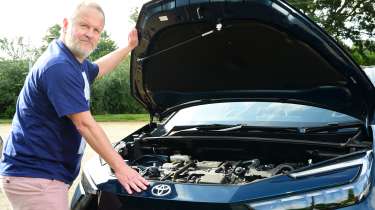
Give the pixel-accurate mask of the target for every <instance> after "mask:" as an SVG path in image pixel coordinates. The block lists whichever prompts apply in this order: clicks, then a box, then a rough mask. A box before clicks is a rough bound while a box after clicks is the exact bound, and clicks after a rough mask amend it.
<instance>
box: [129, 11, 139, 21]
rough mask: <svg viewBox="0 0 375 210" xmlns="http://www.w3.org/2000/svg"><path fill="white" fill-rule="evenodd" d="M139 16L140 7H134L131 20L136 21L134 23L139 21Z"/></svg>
mask: <svg viewBox="0 0 375 210" xmlns="http://www.w3.org/2000/svg"><path fill="white" fill-rule="evenodd" d="M138 16H139V8H138V7H135V8H133V9H132V12H131V14H130V17H129V18H130V21H132V22H134V23H137V20H138Z"/></svg>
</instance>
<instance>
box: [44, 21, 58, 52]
mask: <svg viewBox="0 0 375 210" xmlns="http://www.w3.org/2000/svg"><path fill="white" fill-rule="evenodd" d="M60 34H61V26H60V25H59V24H55V25H53V26H51V27H49V28H48V30H47V33H46V35H45V36H44V37H43V39H42V40H43V46H42V47H41V49H40V51H41V52H44V50H46V49H47V47H48V45H49V43H51V42H52V41H53V40H54V39H57V38H59V37H60Z"/></svg>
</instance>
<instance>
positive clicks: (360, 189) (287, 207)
mask: <svg viewBox="0 0 375 210" xmlns="http://www.w3.org/2000/svg"><path fill="white" fill-rule="evenodd" d="M356 165H360V166H361V172H360V174H359V176H358V177H357V179H356V180H355V181H354V182H353V183H351V184H348V185H344V186H340V187H334V188H328V189H325V190H320V191H313V192H309V193H306V194H302V195H295V196H288V197H283V198H278V199H273V200H268V201H260V202H254V203H249V204H247V205H248V207H249V208H250V209H251V210H293V209H332V208H340V207H345V206H350V205H353V204H355V203H358V202H360V201H361V200H362V199H363V198H365V197H366V196H367V195H368V193H369V191H370V184H371V182H370V172H371V165H372V153H371V152H370V151H369V152H367V153H366V155H365V156H364V157H362V158H360V159H357V160H353V161H347V162H343V163H340V164H335V165H332V166H327V167H322V168H318V169H313V170H310V171H309V170H308V171H303V172H300V173H295V174H291V176H292V177H300V176H308V175H313V174H317V173H324V172H327V171H332V170H337V169H339V168H338V167H340V168H343V166H345V167H350V166H356Z"/></svg>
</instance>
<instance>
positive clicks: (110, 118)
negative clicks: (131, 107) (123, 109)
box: [94, 114, 150, 122]
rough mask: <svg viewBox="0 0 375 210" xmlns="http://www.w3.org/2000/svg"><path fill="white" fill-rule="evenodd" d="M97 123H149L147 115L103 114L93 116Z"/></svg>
mask: <svg viewBox="0 0 375 210" xmlns="http://www.w3.org/2000/svg"><path fill="white" fill-rule="evenodd" d="M94 118H95V120H96V121H98V122H129V121H130V122H131V121H149V119H150V115H149V114H105V115H95V116H94Z"/></svg>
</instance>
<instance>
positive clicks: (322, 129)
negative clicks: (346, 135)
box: [299, 122, 363, 133]
mask: <svg viewBox="0 0 375 210" xmlns="http://www.w3.org/2000/svg"><path fill="white" fill-rule="evenodd" d="M362 126H363V124H362V123H361V122H350V123H329V124H326V125H323V126H317V127H307V128H300V129H299V130H300V133H319V132H332V131H338V130H341V129H345V128H361V127H362Z"/></svg>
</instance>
